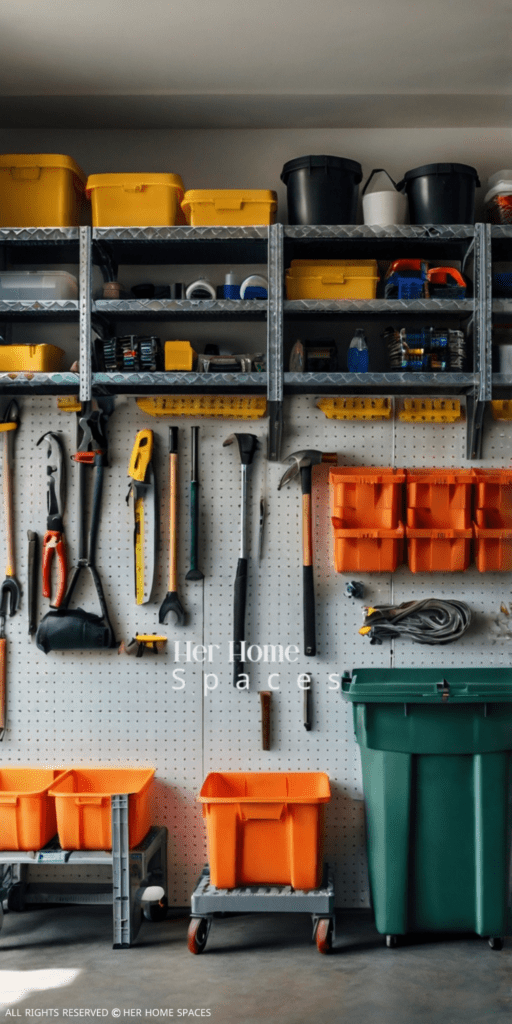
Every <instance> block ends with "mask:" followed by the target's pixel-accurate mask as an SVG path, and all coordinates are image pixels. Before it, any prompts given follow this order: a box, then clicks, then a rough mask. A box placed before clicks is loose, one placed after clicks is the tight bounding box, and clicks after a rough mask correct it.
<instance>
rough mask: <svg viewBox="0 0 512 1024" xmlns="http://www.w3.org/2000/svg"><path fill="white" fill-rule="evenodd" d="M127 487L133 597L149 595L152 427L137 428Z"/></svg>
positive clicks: (143, 599)
mask: <svg viewBox="0 0 512 1024" xmlns="http://www.w3.org/2000/svg"><path fill="white" fill-rule="evenodd" d="M128 476H129V477H130V487H129V490H128V496H127V498H126V500H127V501H129V500H130V497H131V499H132V502H133V516H134V524H135V525H134V536H133V546H134V563H135V600H136V602H137V604H147V602H148V601H149V600H150V599H151V591H152V589H153V581H154V576H155V561H156V547H157V516H156V485H155V472H154V469H153V431H152V430H139V432H138V434H137V437H136V438H135V444H134V446H133V451H132V454H131V458H130V465H129V468H128Z"/></svg>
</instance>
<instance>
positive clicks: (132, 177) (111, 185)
mask: <svg viewBox="0 0 512 1024" xmlns="http://www.w3.org/2000/svg"><path fill="white" fill-rule="evenodd" d="M86 194H87V196H88V198H90V200H91V204H92V223H93V225H94V227H97V228H109V227H139V228H148V227H169V225H172V224H178V223H180V222H182V220H181V218H179V216H178V215H179V211H180V203H181V200H182V199H183V182H182V180H181V178H180V176H179V174H91V175H90V176H89V178H88V179H87V189H86Z"/></svg>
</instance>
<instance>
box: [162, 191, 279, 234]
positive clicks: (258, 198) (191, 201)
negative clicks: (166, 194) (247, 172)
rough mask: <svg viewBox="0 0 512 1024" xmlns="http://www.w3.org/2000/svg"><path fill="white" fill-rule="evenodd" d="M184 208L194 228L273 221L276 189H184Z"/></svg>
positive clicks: (271, 222)
mask: <svg viewBox="0 0 512 1024" xmlns="http://www.w3.org/2000/svg"><path fill="white" fill-rule="evenodd" d="M182 209H183V211H184V213H185V216H186V218H187V222H188V223H189V224H192V225H193V226H194V227H200V226H207V225H217V226H230V225H245V226H248V225H254V224H273V223H274V222H275V219H276V211H277V192H272V191H270V189H264V188H253V189H250V188H216V189H207V188H196V189H192V190H191V191H189V192H185V198H184V200H183V203H182Z"/></svg>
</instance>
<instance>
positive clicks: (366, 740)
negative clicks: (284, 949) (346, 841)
mask: <svg viewBox="0 0 512 1024" xmlns="http://www.w3.org/2000/svg"><path fill="white" fill-rule="evenodd" d="M342 694H343V696H344V697H345V698H346V699H347V700H349V701H352V702H353V705H354V707H353V712H354V727H355V733H356V738H357V742H358V744H359V747H360V750H361V761H362V768H363V787H364V798H365V804H366V821H367V849H368V868H369V876H370V889H371V894H372V901H373V907H374V911H375V921H376V925H377V929H378V931H379V932H381V933H382V934H383V935H386V937H387V939H386V941H387V944H388V945H389V946H392V945H395V944H396V942H397V936H399V935H406V934H407V933H409V932H427V931H452V932H456V931H458V932H476V933H477V934H478V935H484V936H487V937H489V944H490V945H491V947H492V948H494V949H501V947H502V944H503V936H505V935H506V934H507V932H508V924H509V919H508V891H509V864H510V832H511V820H512V819H511V807H510V792H511V786H510V783H511V752H512V670H510V669H508V668H481V669H475V668H467V669H464V668H457V669H452V668H447V669H437V668H407V669H404V668H403V669H396V668H389V669H388V668H365V669H359V668H358V669H354V670H353V672H352V675H351V676H350V675H347V674H345V675H344V677H343V680H342Z"/></svg>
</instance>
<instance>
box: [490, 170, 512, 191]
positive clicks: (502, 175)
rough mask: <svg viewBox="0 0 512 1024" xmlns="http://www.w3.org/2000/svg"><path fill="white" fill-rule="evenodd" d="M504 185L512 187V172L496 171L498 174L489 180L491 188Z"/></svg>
mask: <svg viewBox="0 0 512 1024" xmlns="http://www.w3.org/2000/svg"><path fill="white" fill-rule="evenodd" d="M502 183H504V184H506V185H510V186H511V187H512V170H505V171H496V174H491V176H490V178H488V179H487V185H488V187H489V188H496V186H497V185H501V184H502Z"/></svg>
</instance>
